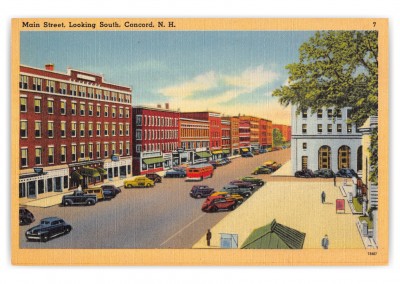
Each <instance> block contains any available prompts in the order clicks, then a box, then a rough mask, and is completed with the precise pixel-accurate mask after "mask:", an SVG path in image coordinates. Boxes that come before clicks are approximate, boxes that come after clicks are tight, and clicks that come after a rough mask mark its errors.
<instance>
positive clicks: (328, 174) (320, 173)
mask: <svg viewBox="0 0 400 284" xmlns="http://www.w3.org/2000/svg"><path fill="white" fill-rule="evenodd" d="M314 174H315V176H316V177H322V178H333V177H334V176H335V173H334V172H333V171H332V170H330V169H320V170H316V171H314Z"/></svg>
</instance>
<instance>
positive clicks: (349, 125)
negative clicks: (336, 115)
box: [347, 123, 352, 133]
mask: <svg viewBox="0 0 400 284" xmlns="http://www.w3.org/2000/svg"><path fill="white" fill-rule="evenodd" d="M351 132H352V125H351V123H348V124H347V133H351Z"/></svg>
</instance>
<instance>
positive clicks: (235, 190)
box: [221, 184, 252, 198]
mask: <svg viewBox="0 0 400 284" xmlns="http://www.w3.org/2000/svg"><path fill="white" fill-rule="evenodd" d="M221 191H225V192H228V193H230V194H239V195H240V196H242V197H243V198H248V197H250V196H251V194H252V192H251V190H250V189H249V188H244V187H238V186H237V185H234V184H227V185H225V186H224V187H223V188H222V190H221Z"/></svg>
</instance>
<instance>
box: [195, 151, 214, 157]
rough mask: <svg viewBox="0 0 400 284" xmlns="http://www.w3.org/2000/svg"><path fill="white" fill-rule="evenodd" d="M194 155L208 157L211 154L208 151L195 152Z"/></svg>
mask: <svg viewBox="0 0 400 284" xmlns="http://www.w3.org/2000/svg"><path fill="white" fill-rule="evenodd" d="M196 155H197V156H199V157H200V158H210V157H211V154H210V153H208V152H196Z"/></svg>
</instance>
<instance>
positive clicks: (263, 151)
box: [259, 149, 267, 154]
mask: <svg viewBox="0 0 400 284" xmlns="http://www.w3.org/2000/svg"><path fill="white" fill-rule="evenodd" d="M259 152H260V154H265V153H267V149H260V150H259Z"/></svg>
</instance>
